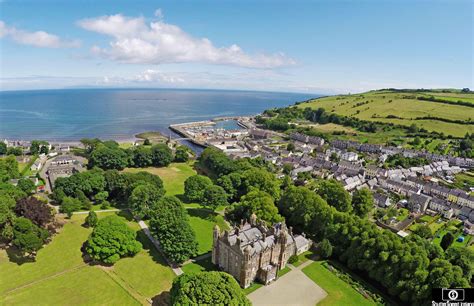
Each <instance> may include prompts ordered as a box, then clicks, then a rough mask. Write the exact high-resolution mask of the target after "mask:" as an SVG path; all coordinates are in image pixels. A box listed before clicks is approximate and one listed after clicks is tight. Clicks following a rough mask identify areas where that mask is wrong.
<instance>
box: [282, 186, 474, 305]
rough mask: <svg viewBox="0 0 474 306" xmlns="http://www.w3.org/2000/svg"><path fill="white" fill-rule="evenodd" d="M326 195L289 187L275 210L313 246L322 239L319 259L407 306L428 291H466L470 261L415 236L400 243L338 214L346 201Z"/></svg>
mask: <svg viewBox="0 0 474 306" xmlns="http://www.w3.org/2000/svg"><path fill="white" fill-rule="evenodd" d="M326 190H327V187H326V188H325V189H319V190H317V192H318V194H316V193H314V192H312V191H311V190H309V189H307V188H305V187H293V186H292V187H289V188H288V189H287V190H286V191H285V192H284V193H283V196H282V198H281V200H280V202H279V205H278V207H279V209H280V213H281V214H282V215H283V216H284V217H285V218H286V220H287V222H288V223H289V224H291V225H293V226H294V227H295V229H297V230H299V231H304V232H306V233H307V234H309V235H310V236H311V237H312V238H313V239H315V240H318V241H321V240H323V239H327V242H325V243H324V249H325V251H324V252H325V254H326V255H325V256H328V254H331V255H332V256H335V257H336V258H338V259H339V260H340V261H341V262H343V263H345V264H346V265H347V266H348V267H349V268H350V269H353V270H357V271H361V272H362V273H363V274H365V275H367V276H368V277H370V278H372V279H374V280H375V281H377V282H378V283H380V284H381V285H383V286H384V287H385V288H386V289H387V292H388V293H389V294H391V295H394V296H396V297H398V298H400V299H401V300H402V301H403V302H407V303H410V304H423V303H424V302H426V301H427V299H428V298H429V297H430V295H431V289H432V288H441V287H444V288H446V287H448V288H449V287H467V286H469V281H468V280H470V279H471V274H472V272H471V268H470V267H468V265H469V264H467V263H468V262H469V261H467V260H466V258H471V259H472V256H470V257H469V256H465V254H464V255H463V254H458V253H457V251H450V252H456V254H451V253H450V252H444V251H443V249H442V248H440V247H439V246H436V245H434V244H432V243H430V242H429V241H427V240H426V239H424V238H421V237H419V236H417V235H411V236H409V237H407V238H401V237H399V236H397V235H396V234H394V233H392V232H390V231H388V230H383V229H379V228H378V227H377V226H376V225H374V224H373V223H371V222H369V221H368V220H366V219H364V218H360V217H358V216H356V215H354V214H350V213H348V212H347V211H339V210H338V209H340V208H347V207H349V206H348V202H349V200H347V198H348V197H347V196H342V195H339V196H336V197H335V196H331V197H329V196H328V194H327V192H326ZM355 198H358V199H357V200H354V198H353V200H352V202H354V203H356V202H360V201H361V198H364V196H363V195H357V196H355ZM325 199H327V201H326V200H325ZM341 203H344V204H343V205H341ZM353 209H354V211H355V208H353ZM459 252H468V250H463V251H459ZM331 255H329V256H331Z"/></svg>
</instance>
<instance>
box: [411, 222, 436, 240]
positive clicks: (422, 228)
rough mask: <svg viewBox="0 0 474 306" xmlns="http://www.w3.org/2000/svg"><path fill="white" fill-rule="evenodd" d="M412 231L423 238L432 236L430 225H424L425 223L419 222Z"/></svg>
mask: <svg viewBox="0 0 474 306" xmlns="http://www.w3.org/2000/svg"><path fill="white" fill-rule="evenodd" d="M413 233H414V234H416V235H418V236H420V237H421V238H424V239H430V238H433V233H432V232H431V229H430V227H429V226H428V225H425V224H419V225H418V226H417V227H416V228H415V230H414V231H413Z"/></svg>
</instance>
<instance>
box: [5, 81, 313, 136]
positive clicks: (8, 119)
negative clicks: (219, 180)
mask: <svg viewBox="0 0 474 306" xmlns="http://www.w3.org/2000/svg"><path fill="white" fill-rule="evenodd" d="M317 96H318V95H313V94H297V93H279V92H278V93H277V92H256V91H227V90H183V89H61V90H34V91H0V138H1V139H5V138H6V139H12V140H31V139H41V140H48V141H50V142H56V141H58V142H60V141H64V142H74V141H79V140H80V139H81V138H84V137H98V138H100V139H114V140H129V139H133V138H134V135H136V134H137V133H140V132H145V131H160V132H162V133H163V134H165V135H168V134H169V133H170V130H169V129H168V127H169V125H170V124H175V123H183V122H191V121H201V120H208V119H212V118H215V117H223V116H237V115H255V114H258V113H261V112H262V111H264V110H265V109H269V108H272V107H282V106H287V105H291V104H294V103H295V102H297V101H303V100H307V99H310V98H313V97H317ZM231 126H232V124H231Z"/></svg>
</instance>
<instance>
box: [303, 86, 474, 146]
mask: <svg viewBox="0 0 474 306" xmlns="http://www.w3.org/2000/svg"><path fill="white" fill-rule="evenodd" d="M431 95H433V96H435V97H436V98H442V99H447V100H449V97H448V96H445V95H441V93H439V92H433V93H422V94H418V93H404V92H389V91H372V92H366V93H363V94H354V95H339V96H331V97H325V98H320V99H315V100H311V101H309V102H306V103H301V104H299V105H298V107H301V108H305V107H311V108H319V107H322V108H324V109H325V110H326V111H328V112H335V113H337V114H339V115H344V116H351V117H356V118H359V119H363V120H368V121H381V122H387V123H389V122H392V123H396V124H401V125H405V126H409V125H411V124H413V123H415V124H416V125H417V126H418V127H422V128H425V129H427V130H428V131H437V132H443V133H445V134H449V135H453V136H459V137H461V136H464V135H465V134H466V132H469V133H473V132H474V125H472V124H471V125H464V124H458V123H448V122H444V121H439V120H413V119H414V118H416V117H424V116H428V115H429V116H433V117H439V118H445V119H450V120H464V121H467V120H469V119H474V108H472V107H468V106H463V105H452V104H444V103H438V102H431V101H421V100H418V99H417V97H419V96H431ZM455 96H456V98H454V100H455V101H457V100H462V101H465V102H471V101H472V99H473V95H472V94H461V93H457V94H455ZM388 115H395V116H397V117H400V118H402V119H396V118H389V119H387V118H385V117H386V116H388Z"/></svg>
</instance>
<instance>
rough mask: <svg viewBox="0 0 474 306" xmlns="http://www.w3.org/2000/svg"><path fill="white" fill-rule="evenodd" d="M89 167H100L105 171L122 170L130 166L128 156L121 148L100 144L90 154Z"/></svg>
mask: <svg viewBox="0 0 474 306" xmlns="http://www.w3.org/2000/svg"><path fill="white" fill-rule="evenodd" d="M87 165H88V167H89V168H93V167H99V168H102V169H104V170H108V169H117V170H122V169H124V168H125V167H127V165H128V155H127V153H126V152H125V151H124V150H122V149H121V148H119V147H111V146H106V145H104V144H99V145H97V147H96V148H95V149H94V150H93V151H92V153H91V154H90V158H89V163H88V164H87Z"/></svg>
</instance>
